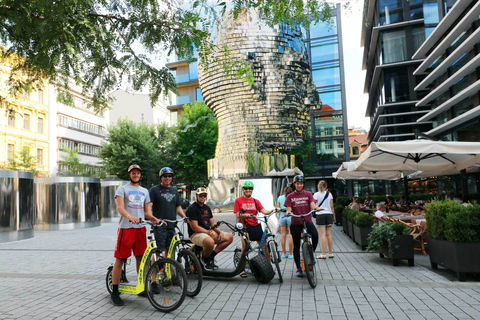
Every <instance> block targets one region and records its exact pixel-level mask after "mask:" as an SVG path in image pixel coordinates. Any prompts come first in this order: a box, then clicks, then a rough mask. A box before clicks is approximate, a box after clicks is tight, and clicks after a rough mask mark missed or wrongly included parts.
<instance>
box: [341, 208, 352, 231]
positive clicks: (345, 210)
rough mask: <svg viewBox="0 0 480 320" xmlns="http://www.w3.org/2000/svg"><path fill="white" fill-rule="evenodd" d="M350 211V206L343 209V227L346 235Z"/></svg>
mask: <svg viewBox="0 0 480 320" xmlns="http://www.w3.org/2000/svg"><path fill="white" fill-rule="evenodd" d="M349 211H350V209H349V208H343V211H342V227H343V232H344V233H345V234H346V235H348V223H347V216H348V213H349Z"/></svg>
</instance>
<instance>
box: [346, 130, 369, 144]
mask: <svg viewBox="0 0 480 320" xmlns="http://www.w3.org/2000/svg"><path fill="white" fill-rule="evenodd" d="M352 143H359V144H360V145H362V146H363V145H367V144H368V134H367V133H366V134H360V135H358V136H350V137H348V144H352Z"/></svg>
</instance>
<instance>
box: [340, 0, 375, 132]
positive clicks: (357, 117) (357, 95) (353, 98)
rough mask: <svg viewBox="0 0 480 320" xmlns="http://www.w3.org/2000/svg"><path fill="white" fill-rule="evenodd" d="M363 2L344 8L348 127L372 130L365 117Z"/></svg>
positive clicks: (344, 54) (368, 119)
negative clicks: (362, 42)
mask: <svg viewBox="0 0 480 320" xmlns="http://www.w3.org/2000/svg"><path fill="white" fill-rule="evenodd" d="M362 10H363V1H360V0H354V1H352V2H350V3H349V8H348V9H344V8H343V7H342V35H343V56H344V67H345V86H346V90H345V91H346V97H347V119H348V126H349V127H350V126H355V127H361V128H363V129H366V130H367V131H368V130H369V128H370V118H367V117H365V110H366V108H367V102H368V94H365V93H363V86H364V84H365V71H364V70H362V58H363V47H360V36H361V30H362Z"/></svg>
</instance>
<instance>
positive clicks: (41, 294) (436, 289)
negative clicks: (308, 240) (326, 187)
mask: <svg viewBox="0 0 480 320" xmlns="http://www.w3.org/2000/svg"><path fill="white" fill-rule="evenodd" d="M215 217H216V219H217V220H223V219H225V220H229V221H233V215H232V214H231V213H228V212H227V213H220V214H216V215H215ZM116 228H117V222H107V223H103V224H102V226H100V227H96V228H90V229H80V230H70V231H42V232H38V231H37V232H35V237H34V238H33V239H28V240H23V241H17V242H11V243H3V244H0V252H1V255H2V258H1V260H0V261H1V262H0V278H1V287H0V288H1V290H0V319H97V318H98V319H202V318H203V319H245V318H246V319H249V320H250V319H295V320H300V319H332V318H335V319H480V283H479V282H478V279H474V278H472V279H469V281H468V282H464V283H462V282H458V281H455V275H454V274H453V273H452V272H450V271H447V270H445V269H443V270H442V269H440V270H438V271H435V272H434V271H433V270H431V269H430V268H429V263H428V258H427V257H425V256H423V255H421V254H417V255H416V256H415V266H414V267H408V266H407V263H406V262H404V263H402V262H401V263H400V266H398V267H393V266H392V265H391V261H389V260H388V259H380V258H379V256H378V254H374V253H366V252H362V251H361V250H360V249H359V247H358V246H356V245H354V244H353V242H352V240H351V239H350V238H348V237H347V236H346V235H345V234H343V233H342V232H341V227H334V253H335V258H334V259H327V260H318V262H319V264H318V266H319V270H320V272H319V281H318V285H317V287H316V289H315V290H312V289H311V288H310V286H309V285H308V282H307V280H306V279H298V278H296V277H295V274H294V271H295V267H294V262H293V260H290V259H287V260H283V261H282V262H281V266H282V268H283V276H284V279H285V280H284V283H283V284H280V283H279V281H278V278H274V279H273V280H272V281H271V282H270V283H269V284H260V283H258V282H256V281H255V279H254V278H253V276H251V275H249V277H248V278H247V279H242V278H240V277H238V276H237V277H235V278H233V279H227V280H218V279H205V281H204V286H203V289H202V291H201V292H200V294H199V295H198V296H197V297H195V298H189V297H186V299H185V302H184V303H183V304H182V306H181V307H180V308H179V309H177V310H175V311H174V312H171V313H168V314H164V313H161V312H157V311H155V309H154V308H153V307H152V306H151V305H150V303H149V302H148V299H146V298H142V297H138V296H131V295H129V296H127V295H123V296H122V297H123V298H124V300H125V306H123V307H115V306H113V305H112V304H111V302H110V297H109V295H108V292H107V290H106V287H105V274H106V271H107V268H108V266H110V265H111V263H112V262H113V260H114V259H113V249H114V246H115V241H116ZM223 229H224V230H225V228H223ZM238 245H239V238H238V237H237V236H236V237H235V243H234V244H232V246H231V247H229V248H227V250H226V251H225V252H222V253H221V254H219V255H218V256H217V263H218V264H220V265H221V266H222V267H228V266H233V249H234V248H235V246H238ZM129 267H130V268H129V269H130V271H129V274H131V276H130V279H134V278H135V273H134V270H133V269H134V267H133V264H132V265H131V266H129Z"/></svg>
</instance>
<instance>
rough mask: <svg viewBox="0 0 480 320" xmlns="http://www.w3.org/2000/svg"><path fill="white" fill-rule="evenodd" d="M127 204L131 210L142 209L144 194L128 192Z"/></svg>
mask: <svg viewBox="0 0 480 320" xmlns="http://www.w3.org/2000/svg"><path fill="white" fill-rule="evenodd" d="M128 200H129V201H130V203H129V204H128V207H129V208H132V209H143V203H144V202H145V193H144V192H141V191H128Z"/></svg>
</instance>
